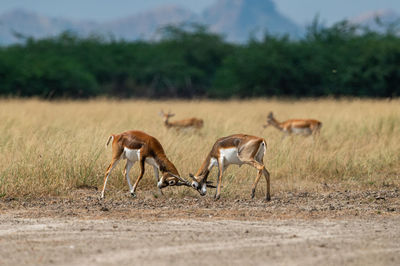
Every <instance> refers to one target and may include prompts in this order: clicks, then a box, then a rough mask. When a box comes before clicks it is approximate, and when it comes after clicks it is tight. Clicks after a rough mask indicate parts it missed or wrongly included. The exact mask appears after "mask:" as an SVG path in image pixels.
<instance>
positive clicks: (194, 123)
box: [160, 110, 204, 129]
mask: <svg viewBox="0 0 400 266" xmlns="http://www.w3.org/2000/svg"><path fill="white" fill-rule="evenodd" d="M174 115H175V114H171V113H170V112H168V113H164V111H162V110H161V112H160V116H161V117H162V118H163V119H164V125H165V126H166V127H167V128H171V127H174V128H176V129H180V128H189V127H193V128H195V129H200V128H202V127H203V124H204V122H203V119H199V118H195V117H192V118H187V119H183V120H179V121H174V122H170V121H169V118H170V117H173V116H174Z"/></svg>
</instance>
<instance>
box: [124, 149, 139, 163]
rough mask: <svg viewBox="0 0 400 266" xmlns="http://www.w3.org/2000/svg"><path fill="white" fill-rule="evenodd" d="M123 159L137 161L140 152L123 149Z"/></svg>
mask: <svg viewBox="0 0 400 266" xmlns="http://www.w3.org/2000/svg"><path fill="white" fill-rule="evenodd" d="M124 158H126V159H128V160H129V161H132V162H136V161H139V158H140V150H134V149H128V148H124Z"/></svg>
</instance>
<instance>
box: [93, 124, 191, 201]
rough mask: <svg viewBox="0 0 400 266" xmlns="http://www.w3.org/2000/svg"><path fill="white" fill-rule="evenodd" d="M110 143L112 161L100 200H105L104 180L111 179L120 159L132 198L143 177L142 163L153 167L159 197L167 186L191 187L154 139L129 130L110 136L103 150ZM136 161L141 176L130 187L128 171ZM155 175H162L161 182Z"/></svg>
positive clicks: (104, 187) (142, 133)
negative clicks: (123, 165)
mask: <svg viewBox="0 0 400 266" xmlns="http://www.w3.org/2000/svg"><path fill="white" fill-rule="evenodd" d="M110 142H112V159H111V163H110V165H109V166H108V168H107V170H106V173H105V178H104V185H103V190H102V192H101V198H104V191H105V189H106V185H107V179H108V177H109V176H110V174H111V171H112V170H113V169H114V167H115V166H116V165H117V164H118V162H119V161H120V160H121V159H126V160H127V162H126V165H125V172H124V174H125V177H126V180H127V181H128V186H129V190H130V192H131V195H132V196H135V191H136V188H137V186H138V184H139V182H140V179H142V177H143V174H144V171H145V163H147V164H149V165H151V166H153V169H154V175H155V177H156V181H157V187H158V189H159V191H160V193H162V192H161V189H162V188H164V187H166V186H181V185H185V186H190V183H189V182H187V181H186V180H184V179H183V178H181V177H179V173H178V170H177V169H176V167H175V165H174V164H173V163H172V162H171V161H170V160H168V158H167V156H166V155H165V152H164V149H163V147H162V146H161V144H160V142H159V141H158V140H157V139H156V138H154V137H152V136H150V135H147V134H146V133H144V132H142V131H134V130H132V131H126V132H123V133H121V134H117V135H111V136H110V137H109V138H108V140H107V143H106V147H107V146H108V144H109V143H110ZM137 161H139V166H140V174H139V177H138V178H137V180H136V182H135V184H134V185H133V187H132V185H131V181H130V179H129V171H130V170H131V168H132V166H133V164H134V163H135V162H137ZM158 171H160V172H161V174H162V176H161V179H159V175H158Z"/></svg>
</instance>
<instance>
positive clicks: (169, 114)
mask: <svg viewBox="0 0 400 266" xmlns="http://www.w3.org/2000/svg"><path fill="white" fill-rule="evenodd" d="M158 114H159V115H160V116H161V117H162V118H163V119H164V123H166V124H168V119H169V118H170V117H173V116H174V115H175V114H172V113H171V112H170V111H168V113H164V111H163V110H161V111H160V112H159V113H158Z"/></svg>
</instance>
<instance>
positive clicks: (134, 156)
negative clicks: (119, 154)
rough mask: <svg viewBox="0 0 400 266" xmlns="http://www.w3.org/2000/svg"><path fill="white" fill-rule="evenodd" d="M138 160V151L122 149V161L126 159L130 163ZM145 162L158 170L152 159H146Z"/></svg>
mask: <svg viewBox="0 0 400 266" xmlns="http://www.w3.org/2000/svg"><path fill="white" fill-rule="evenodd" d="M139 158H140V150H138V149H137V150H135V149H129V148H124V159H127V160H129V161H131V162H137V161H139ZM145 162H146V163H147V164H149V165H152V166H155V167H157V168H159V165H158V164H157V162H156V160H154V158H153V157H147V158H146V161H145Z"/></svg>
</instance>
